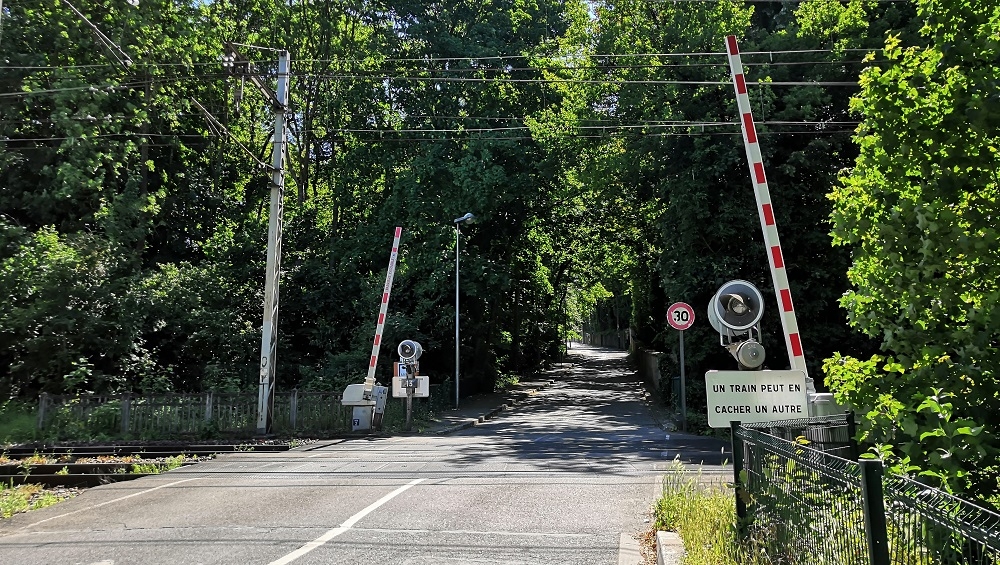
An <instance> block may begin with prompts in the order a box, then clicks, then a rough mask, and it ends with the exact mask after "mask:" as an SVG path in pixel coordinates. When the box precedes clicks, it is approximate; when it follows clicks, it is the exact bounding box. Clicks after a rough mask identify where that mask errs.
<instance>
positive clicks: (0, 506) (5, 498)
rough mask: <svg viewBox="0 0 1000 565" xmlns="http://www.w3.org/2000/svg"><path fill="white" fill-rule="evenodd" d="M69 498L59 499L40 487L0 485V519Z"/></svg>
mask: <svg viewBox="0 0 1000 565" xmlns="http://www.w3.org/2000/svg"><path fill="white" fill-rule="evenodd" d="M66 498H69V497H59V496H56V495H55V494H53V493H51V492H48V491H46V490H45V489H44V488H43V487H42V486H41V485H18V486H14V483H13V481H11V482H10V483H0V518H10V517H11V516H13V515H14V514H18V513H21V512H27V511H29V510H37V509H39V508H45V507H46V506H52V505H53V504H55V503H57V502H59V501H61V500H64V499H66Z"/></svg>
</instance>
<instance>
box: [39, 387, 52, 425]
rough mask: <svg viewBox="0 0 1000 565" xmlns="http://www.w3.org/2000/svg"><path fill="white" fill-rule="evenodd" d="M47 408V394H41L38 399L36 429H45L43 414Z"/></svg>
mask: <svg viewBox="0 0 1000 565" xmlns="http://www.w3.org/2000/svg"><path fill="white" fill-rule="evenodd" d="M48 408H49V393H47V392H43V393H42V395H41V396H40V397H39V398H38V429H42V428H44V427H45V412H46V411H47V410H48Z"/></svg>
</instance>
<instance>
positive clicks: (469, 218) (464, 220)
mask: <svg viewBox="0 0 1000 565" xmlns="http://www.w3.org/2000/svg"><path fill="white" fill-rule="evenodd" d="M475 220H476V217H475V216H474V215H473V214H472V212H466V214H465V215H464V216H462V217H461V218H455V219H454V220H453V221H454V222H455V408H458V367H459V365H458V242H459V240H460V239H462V230H461V229H459V227H460V226H461V225H462V224H471V223H472V222H474V221H475Z"/></svg>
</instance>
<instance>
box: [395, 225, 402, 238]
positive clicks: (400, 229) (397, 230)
mask: <svg viewBox="0 0 1000 565" xmlns="http://www.w3.org/2000/svg"><path fill="white" fill-rule="evenodd" d="M402 233H403V228H401V227H398V228H396V237H399V235H400V234H402Z"/></svg>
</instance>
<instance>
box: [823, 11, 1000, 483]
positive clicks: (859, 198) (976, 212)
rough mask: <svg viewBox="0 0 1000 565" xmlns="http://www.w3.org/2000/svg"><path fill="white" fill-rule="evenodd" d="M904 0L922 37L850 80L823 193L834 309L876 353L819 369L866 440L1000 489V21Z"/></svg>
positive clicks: (927, 467) (893, 39)
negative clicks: (998, 424) (837, 174)
mask: <svg viewBox="0 0 1000 565" xmlns="http://www.w3.org/2000/svg"><path fill="white" fill-rule="evenodd" d="M917 5H918V13H919V17H920V20H921V22H922V24H923V27H922V29H921V33H920V37H921V41H920V42H918V43H904V42H903V40H902V39H901V38H899V37H897V36H890V37H889V38H888V39H887V40H886V42H885V49H884V51H883V54H884V57H885V58H886V60H887V63H886V64H884V65H872V66H871V67H870V68H869V69H868V70H866V71H865V73H864V74H863V75H862V77H861V85H862V91H861V94H860V95H859V96H857V97H856V98H855V99H854V100H853V101H852V105H853V109H854V110H855V111H856V112H858V113H859V114H860V115H861V116H862V118H863V122H862V125H861V127H860V128H859V130H858V135H857V137H856V139H857V142H858V144H859V146H860V156H859V157H858V159H857V162H856V164H855V166H854V168H853V169H852V170H851V171H850V172H849V173H847V174H845V175H844V177H843V178H842V179H841V182H840V184H839V185H838V186H837V188H836V189H835V190H834V191H833V193H832V194H831V199H832V200H833V204H834V209H833V214H832V218H833V221H834V239H835V242H836V243H837V244H840V245H850V246H852V247H853V249H854V253H853V262H852V265H851V268H850V271H849V277H850V280H851V283H852V286H853V288H852V290H850V292H848V293H847V294H846V295H845V296H844V298H843V300H842V303H843V304H844V306H845V307H846V308H847V310H848V312H849V314H850V320H851V324H852V325H854V326H856V327H858V328H859V329H860V330H862V331H863V332H865V333H867V334H868V335H871V336H873V337H877V338H879V339H881V343H882V349H883V350H884V351H885V352H886V353H887V355H888V357H887V358H883V357H881V356H879V357H874V358H872V359H871V360H869V361H868V362H866V363H863V364H862V363H860V362H859V361H857V360H855V359H851V358H838V359H834V360H833V362H831V363H830V365H829V368H828V370H829V372H830V374H831V376H832V377H833V378H834V379H835V382H836V387H835V389H836V391H837V392H838V393H839V395H840V396H841V397H842V398H843V399H845V400H847V401H849V402H851V403H853V404H855V405H857V406H859V407H863V408H864V409H865V410H866V411H868V420H867V421H868V423H869V431H868V433H869V438H870V439H871V440H872V441H876V442H879V443H884V444H888V445H890V446H894V447H895V450H894V453H895V455H897V456H898V457H899V458H901V460H902V461H903V462H904V463H905V464H907V465H914V466H916V467H918V468H920V469H921V470H922V472H923V473H925V474H927V475H930V476H933V477H936V478H938V479H940V481H941V482H942V483H943V484H945V485H946V486H948V487H950V488H953V489H956V490H966V489H967V488H969V487H970V486H971V487H972V488H974V490H975V491H976V492H977V493H978V494H980V495H983V496H987V495H990V494H995V493H996V492H997V488H998V487H1000V485H998V484H997V481H996V478H995V473H996V468H995V462H996V457H997V454H998V448H1000V438H998V436H997V435H996V431H995V430H994V429H992V428H991V427H990V426H988V425H987V424H988V423H989V422H990V421H992V420H995V414H996V413H997V411H998V410H1000V403H998V402H1000V376H998V369H1000V366H998V356H997V347H998V339H1000V334H998V331H1000V330H998V328H1000V318H998V312H1000V309H998V306H1000V304H998V300H1000V287H998V283H997V281H998V278H1000V270H998V269H1000V267H998V265H1000V262H998V258H1000V257H998V253H1000V252H998V250H1000V245H998V243H1000V241H998V231H997V226H996V218H997V214H998V212H1000V208H998V205H997V196H998V190H1000V177H998V176H997V170H1000V169H998V167H1000V156H998V149H997V147H998V146H1000V109H998V108H1000V107H998V105H997V102H998V101H1000V98H998V94H997V91H996V88H995V85H996V82H997V80H998V78H1000V74H998V71H997V69H996V65H995V62H996V61H997V58H998V57H1000V11H998V10H997V8H996V6H994V5H992V4H991V3H988V2H979V1H965V2H954V3H950V4H947V5H943V4H941V3H934V2H918V3H917ZM858 364H860V365H862V366H863V370H857V371H848V370H845V369H844V367H847V366H850V365H858Z"/></svg>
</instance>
